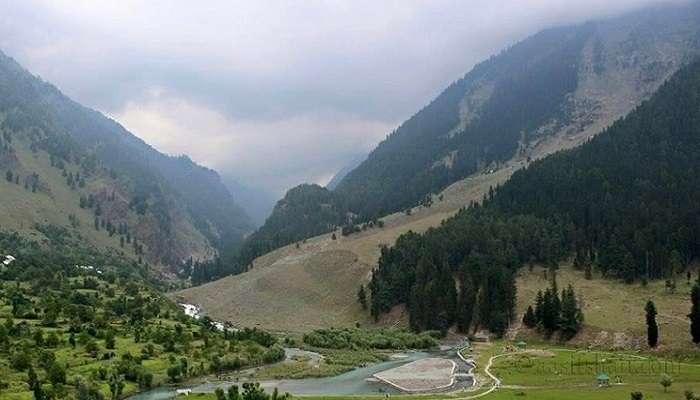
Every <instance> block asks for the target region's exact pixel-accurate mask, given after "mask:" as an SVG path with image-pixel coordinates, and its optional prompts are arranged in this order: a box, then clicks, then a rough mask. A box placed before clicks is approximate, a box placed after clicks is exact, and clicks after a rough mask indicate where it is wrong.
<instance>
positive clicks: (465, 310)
mask: <svg viewBox="0 0 700 400" xmlns="http://www.w3.org/2000/svg"><path fill="white" fill-rule="evenodd" d="M459 281H460V282H459V285H460V290H459V300H458V301H457V329H459V331H460V332H463V333H467V332H468V331H469V328H470V327H471V325H472V320H473V318H474V303H475V302H476V293H475V291H474V284H473V282H472V279H471V277H470V276H469V275H468V271H467V268H466V266H464V267H462V268H461V270H460V280H459Z"/></svg>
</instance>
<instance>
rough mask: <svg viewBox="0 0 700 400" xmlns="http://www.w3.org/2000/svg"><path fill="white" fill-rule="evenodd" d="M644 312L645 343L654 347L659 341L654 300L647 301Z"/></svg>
mask: <svg viewBox="0 0 700 400" xmlns="http://www.w3.org/2000/svg"><path fill="white" fill-rule="evenodd" d="M644 311H645V312H646V321H647V344H648V345H649V347H656V345H657V344H658V343H659V326H658V325H657V323H656V306H655V305H654V302H653V301H651V300H649V301H647V305H646V307H644Z"/></svg>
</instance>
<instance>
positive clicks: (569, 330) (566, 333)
mask: <svg viewBox="0 0 700 400" xmlns="http://www.w3.org/2000/svg"><path fill="white" fill-rule="evenodd" d="M582 319H583V314H582V313H581V309H580V308H579V306H578V301H577V300H576V294H575V293H574V288H573V287H572V286H571V285H569V287H567V288H565V289H564V290H562V296H561V321H560V323H559V327H560V329H561V332H562V337H563V338H564V339H566V340H568V339H571V338H572V337H574V336H575V335H576V334H577V333H578V331H579V329H580V328H581V322H583V321H582Z"/></svg>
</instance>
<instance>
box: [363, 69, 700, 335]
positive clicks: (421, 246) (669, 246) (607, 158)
mask: <svg viewBox="0 0 700 400" xmlns="http://www.w3.org/2000/svg"><path fill="white" fill-rule="evenodd" d="M699 139H700V61H696V62H693V63H691V64H690V65H689V66H687V67H684V68H682V69H681V70H680V71H679V72H678V73H676V74H675V75H674V77H673V78H671V79H670V80H669V81H668V82H667V83H665V84H664V85H663V86H662V87H661V88H660V89H659V90H658V92H657V93H656V94H655V95H654V96H653V97H652V98H651V99H650V100H649V101H646V102H644V103H642V104H641V105H640V106H639V107H637V108H636V109H635V110H634V111H633V112H632V113H630V114H629V115H628V116H627V117H625V118H624V119H622V120H620V121H618V122H616V123H615V124H613V125H612V126H611V127H610V128H609V129H607V130H605V131H604V132H603V133H602V134H600V135H599V136H597V137H595V138H593V139H592V140H590V141H589V142H588V143H586V144H584V145H582V146H580V147H578V148H576V149H572V150H568V151H563V152H559V153H557V154H555V155H552V156H550V157H547V158H544V159H542V160H538V161H536V162H534V163H532V164H531V165H529V166H528V167H527V168H526V169H523V170H520V171H517V172H516V173H515V174H514V175H513V177H512V178H511V179H510V180H509V181H508V182H506V183H505V184H504V185H503V186H502V187H500V188H498V189H497V190H495V191H492V192H490V193H489V196H488V199H487V200H486V201H485V202H484V204H482V205H478V204H477V205H471V206H470V207H469V208H467V209H465V210H463V211H461V212H460V213H459V214H458V215H457V216H455V217H454V218H451V219H450V220H448V221H446V222H445V223H443V224H442V225H441V226H440V227H439V228H437V229H433V230H430V231H428V232H427V233H426V234H424V235H415V234H407V235H404V236H402V237H401V238H399V239H398V240H397V242H396V244H395V245H394V246H393V247H391V248H390V249H387V250H386V251H383V252H382V255H381V258H380V260H379V264H378V268H377V269H376V270H375V271H374V273H373V274H372V281H371V283H370V285H369V287H370V290H371V293H372V300H371V303H372V306H371V311H372V314H373V315H374V316H375V317H376V316H379V315H381V314H382V313H386V312H389V311H390V310H391V309H392V308H393V307H394V306H396V305H399V304H407V305H408V310H409V315H410V317H411V318H410V321H411V325H412V327H414V328H416V329H445V328H446V327H448V326H452V325H453V324H454V323H457V325H458V327H459V329H460V330H462V331H463V332H470V331H471V330H476V329H479V328H487V329H489V330H490V331H492V332H495V333H498V334H502V333H504V332H505V330H506V327H507V326H508V324H509V323H510V322H512V321H514V320H516V318H517V313H516V307H515V303H514V298H513V297H514V296H515V287H514V280H515V275H516V273H517V271H518V269H520V268H521V267H523V266H525V265H529V266H533V265H535V264H540V265H544V266H547V267H548V269H549V270H550V278H551V276H552V274H554V272H555V271H556V268H557V265H558V264H559V263H560V262H562V261H563V260H566V259H569V258H570V257H572V256H573V258H574V265H575V266H576V267H577V268H579V269H581V270H585V271H588V273H589V274H591V273H592V271H598V272H600V273H601V274H602V275H604V276H606V277H607V278H609V279H616V280H620V281H623V282H626V283H628V284H632V283H635V282H641V283H642V284H643V285H644V284H645V282H648V281H651V280H658V279H666V280H667V283H666V285H667V286H668V287H669V292H671V293H672V292H674V291H675V288H676V287H677V278H678V275H679V274H680V273H683V274H685V273H686V272H687V273H688V274H691V269H692V268H691V263H692V262H693V261H696V260H697V259H698V257H699V256H700V248H699V247H698V239H697V232H698V231H699V230H700V228H699V227H698V215H700V209H698V206H697V202H696V201H695V200H694V199H696V198H698V197H699V196H700V185H699V184H698V180H697V177H696V173H695V171H697V170H698V168H700V145H699V143H700V140H699ZM445 275H446V276H447V278H445ZM453 275H454V276H455V277H457V278H458V280H459V287H460V291H459V295H457V294H456V293H454V281H453V279H452V276H453ZM691 275H692V274H691ZM689 276H690V275H689ZM445 279H447V280H448V282H445ZM688 280H689V281H690V279H688ZM442 285H446V286H448V287H451V288H452V292H450V291H447V290H438V291H437V292H433V291H432V289H433V288H441V287H442ZM552 285H553V286H555V285H554V283H552ZM557 295H558V294H557ZM552 328H553V329H550V332H549V333H552V331H553V330H555V329H556V325H555V326H554V327H552ZM576 330H577V329H574V331H573V332H572V334H575V333H576ZM687 334H688V337H687V338H686V341H689V340H690V338H689V336H690V335H689V333H687ZM572 336H573V335H572Z"/></svg>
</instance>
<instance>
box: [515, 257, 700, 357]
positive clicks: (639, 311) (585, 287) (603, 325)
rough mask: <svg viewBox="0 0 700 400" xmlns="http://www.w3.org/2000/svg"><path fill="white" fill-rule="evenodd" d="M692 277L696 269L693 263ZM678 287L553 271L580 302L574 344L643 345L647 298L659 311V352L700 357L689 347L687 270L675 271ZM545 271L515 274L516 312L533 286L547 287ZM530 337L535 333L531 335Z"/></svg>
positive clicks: (533, 290)
mask: <svg viewBox="0 0 700 400" xmlns="http://www.w3.org/2000/svg"><path fill="white" fill-rule="evenodd" d="M692 270H693V277H695V276H696V272H695V271H696V268H695V266H693V268H692ZM676 280H677V286H678V287H677V291H676V293H669V292H667V291H666V289H665V282H663V281H652V282H649V283H648V285H646V286H643V285H641V284H640V283H634V284H629V285H628V284H625V283H622V282H619V281H615V280H612V279H605V278H603V277H600V276H598V275H597V274H594V276H593V279H592V280H586V279H585V278H584V273H583V272H582V271H577V270H575V269H573V268H572V267H570V266H568V265H563V266H562V267H560V269H559V271H558V272H557V283H558V286H559V287H560V288H563V287H565V286H566V285H569V284H572V285H573V286H574V288H575V289H576V294H577V296H579V297H580V298H581V300H582V304H583V307H582V308H583V313H584V316H585V321H584V329H583V331H582V332H580V333H579V335H578V336H577V337H576V338H574V340H573V341H572V342H571V343H570V344H572V345H576V346H581V347H588V346H591V345H592V346H593V347H595V348H598V349H617V348H621V349H638V350H642V351H645V350H647V349H646V322H645V319H644V305H645V304H646V302H647V300H649V299H651V300H653V301H654V303H655V304H656V308H657V310H658V312H659V315H658V316H657V321H658V323H659V336H660V337H659V347H658V349H656V351H657V352H663V353H669V354H674V355H675V356H677V357H686V358H687V357H695V358H698V357H700V353H699V352H697V351H695V352H692V351H690V352H689V351H688V350H692V349H694V348H695V346H694V345H693V344H692V341H691V336H690V322H689V320H688V318H687V317H686V315H687V314H688V312H689V311H690V295H689V293H690V286H689V285H687V283H686V277H685V272H683V273H680V274H678V276H677V277H676ZM548 284H549V283H548V280H545V279H544V271H543V269H541V268H535V269H534V271H532V272H530V271H528V269H527V268H523V269H522V270H521V271H520V273H519V277H518V314H519V315H520V316H522V315H523V313H524V312H525V309H526V308H527V306H528V305H532V304H533V303H534V301H535V296H536V294H537V290H542V289H544V288H546V287H547V285H548ZM529 337H530V338H531V339H532V338H534V337H536V335H529Z"/></svg>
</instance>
